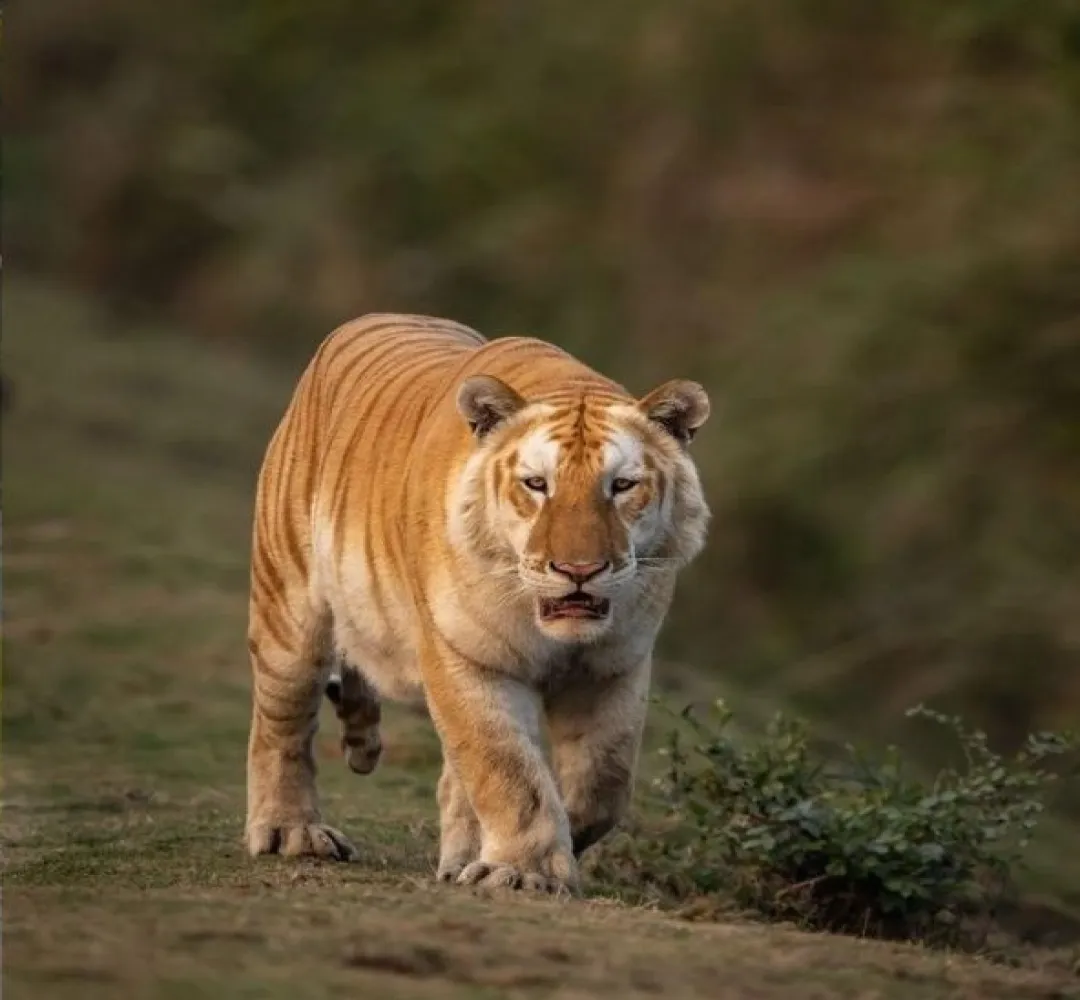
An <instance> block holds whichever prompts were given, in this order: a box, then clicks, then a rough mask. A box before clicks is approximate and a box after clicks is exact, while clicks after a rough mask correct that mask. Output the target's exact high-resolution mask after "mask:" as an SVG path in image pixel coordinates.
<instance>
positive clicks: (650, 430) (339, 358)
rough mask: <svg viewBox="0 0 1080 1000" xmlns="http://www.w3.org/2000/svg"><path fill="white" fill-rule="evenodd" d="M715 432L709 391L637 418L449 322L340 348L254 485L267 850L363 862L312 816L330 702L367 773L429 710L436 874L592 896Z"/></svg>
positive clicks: (307, 391)
mask: <svg viewBox="0 0 1080 1000" xmlns="http://www.w3.org/2000/svg"><path fill="white" fill-rule="evenodd" d="M707 416H708V399H707V397H706V396H705V393H704V390H702V389H701V387H700V386H698V385H697V384H696V383H692V382H686V381H673V382H668V383H665V384H664V385H662V386H661V387H659V388H658V389H656V390H654V391H653V392H652V393H650V394H649V395H648V396H646V397H645V398H644V399H642V400H636V399H634V398H633V397H631V396H630V395H629V394H628V393H627V392H626V391H625V390H624V389H623V388H622V387H621V386H618V385H616V384H615V383H614V382H612V381H610V380H609V379H606V378H603V377H602V376H600V375H598V374H596V373H595V372H593V371H592V370H590V369H589V368H587V367H586V366H585V365H584V364H582V363H581V362H579V361H577V360H576V359H574V358H573V357H571V356H570V355H568V354H566V353H565V352H563V351H561V350H559V349H557V348H555V347H553V346H551V345H550V344H546V343H543V342H541V341H538V340H533V339H529V338H517V337H515V338H506V339H500V340H494V341H490V342H488V341H485V340H484V338H482V337H481V336H480V335H479V334H477V333H476V332H474V331H472V330H470V329H468V328H466V327H463V326H461V325H459V324H456V323H452V322H450V321H448V320H441V319H434V318H429V317H421V316H405V315H371V316H366V317H364V318H362V319H360V320H357V321H355V322H353V323H350V324H348V325H346V326H344V327H342V328H340V329H339V330H337V331H335V332H334V333H333V334H331V335H330V336H329V337H328V338H327V339H326V340H325V341H324V342H323V344H322V346H321V347H320V348H319V350H318V352H317V353H316V355H315V357H314V358H313V360H312V361H311V363H310V365H309V366H308V368H307V370H306V371H305V372H304V374H303V376H302V377H301V379H300V381H299V384H298V386H297V388H296V391H295V394H294V396H293V398H292V401H291V402H290V404H289V407H288V409H287V411H286V413H285V416H284V418H283V419H282V421H281V423H280V425H279V426H278V428H277V431H276V432H275V434H274V436H273V438H272V440H271V442H270V445H269V448H268V451H267V454H266V457H265V460H264V463H263V466H262V470H261V473H260V476H259V483H258V492H257V498H256V511H255V515H256V516H255V529H254V539H253V555H252V575H251V606H250V629H249V638H248V644H249V649H250V653H251V661H252V669H253V674H254V698H253V702H254V705H253V716H252V724H251V734H250V741H249V753H248V819H247V844H248V848H249V850H250V851H251V853H253V854H262V853H272V852H280V853H283V854H288V855H298V854H315V855H320V856H325V857H336V858H342V859H348V858H350V857H352V856H353V855H354V850H353V848H352V846H351V845H350V844H349V842H348V840H346V838H345V837H344V835H343V834H341V833H340V832H339V831H338V830H335V829H334V828H332V827H330V826H327V825H325V824H324V823H323V821H322V818H321V815H320V812H319V806H318V801H317V796H316V788H315V763H314V760H313V756H312V739H313V736H314V733H315V728H316V717H317V714H318V710H319V704H320V700H321V698H322V697H323V695H324V693H326V694H328V695H329V697H330V698H331V700H332V701H333V702H334V704H335V710H336V713H337V715H338V717H339V719H340V720H341V726H342V738H343V742H344V744H345V746H346V749H347V751H348V760H349V764H350V766H352V767H353V769H354V770H356V771H359V772H361V773H367V772H368V771H370V770H371V769H372V768H373V767H374V766H375V764H376V762H377V760H378V756H379V752H380V748H381V742H380V739H379V732H378V725H379V698H380V697H389V698H393V699H405V700H408V699H417V700H423V701H424V702H426V705H427V708H428V710H429V712H430V714H431V716H432V718H433V720H434V722H435V725H436V728H437V731H438V734H439V737H440V741H441V743H442V747H443V754H444V768H443V775H442V778H441V779H440V781H439V787H438V802H439V810H440V822H441V848H440V858H439V877H440V879H442V880H446V881H450V880H454V881H458V882H461V883H466V884H475V883H481V884H485V885H515V886H524V887H526V888H535V889H546V890H558V891H561V890H564V889H569V890H571V891H573V890H575V889H576V887H577V885H578V873H577V856H578V855H580V853H581V851H582V850H584V849H585V848H586V847H587V846H589V844H591V843H593V842H595V840H597V839H598V838H599V837H601V836H603V834H604V833H605V832H606V831H607V830H609V829H610V828H611V826H612V825H613V824H614V823H616V822H617V821H618V819H619V817H620V816H621V815H622V813H623V811H624V809H625V807H626V804H627V801H628V798H629V794H630V789H631V786H632V782H633V774H634V768H635V764H636V759H637V753H638V745H639V741H640V736H641V730H642V726H643V721H644V714H645V703H646V696H647V692H648V686H649V673H650V666H651V656H652V649H653V644H654V641H655V638H656V634H657V632H658V630H659V628H660V625H661V623H662V621H663V618H664V616H665V614H666V612H667V609H668V607H669V605H670V603H671V599H672V592H673V588H674V584H675V577H676V573H677V571H678V569H679V568H680V567H682V566H683V565H685V564H686V563H687V562H688V561H689V560H690V559H691V558H693V556H694V555H696V554H697V552H698V551H699V550H700V549H701V547H702V545H703V544H704V539H705V531H706V525H707V521H708V517H709V512H708V508H707V506H706V503H705V500H704V497H703V495H702V490H701V486H700V483H699V480H698V476H697V472H696V470H695V467H694V464H693V462H692V460H691V459H690V457H689V454H688V451H687V445H688V443H689V441H690V439H691V438H692V436H693V433H694V432H695V431H696V430H697V428H698V427H699V426H700V425H701V424H702V423H704V421H705V419H706V418H707ZM586 570H587V572H586ZM568 574H569V575H568ZM575 581H576V582H575ZM579 586H580V590H581V591H583V592H584V595H587V596H582V595H581V594H579V595H578V598H576V599H577V600H579V601H583V602H585V605H586V606H587V607H586V610H585V611H580V610H579V611H575V610H574V607H575V606H574V605H572V604H568V603H567V602H566V601H565V600H564V599H565V596H566V595H567V594H569V593H571V592H572V591H576V590H577V589H578V587H579ZM545 732H546V737H547V743H548V749H547V751H545V748H544V734H545Z"/></svg>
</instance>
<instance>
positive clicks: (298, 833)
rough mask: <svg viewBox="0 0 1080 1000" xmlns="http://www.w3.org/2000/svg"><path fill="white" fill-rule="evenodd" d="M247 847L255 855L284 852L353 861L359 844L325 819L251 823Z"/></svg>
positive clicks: (284, 854)
mask: <svg viewBox="0 0 1080 1000" xmlns="http://www.w3.org/2000/svg"><path fill="white" fill-rule="evenodd" d="M247 848H248V853H249V854H251V856H252V857H257V856H259V855H260V854H280V855H282V856H283V857H288V858H302V857H314V858H322V859H324V860H326V861H353V860H355V858H356V848H355V847H353V845H352V844H351V843H350V842H349V838H348V837H346V836H345V834H343V833H342V832H341V831H340V830H336V829H334V827H332V826H327V825H326V824H324V823H296V824H273V823H254V824H252V825H251V826H250V827H248V831H247Z"/></svg>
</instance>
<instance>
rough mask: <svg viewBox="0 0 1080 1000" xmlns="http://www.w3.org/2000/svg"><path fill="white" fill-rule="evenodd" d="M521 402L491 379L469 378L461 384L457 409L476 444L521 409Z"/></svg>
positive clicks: (516, 395)
mask: <svg viewBox="0 0 1080 1000" xmlns="http://www.w3.org/2000/svg"><path fill="white" fill-rule="evenodd" d="M525 405H526V404H525V400H524V399H523V398H522V397H521V396H519V395H518V394H517V393H516V392H515V391H514V390H513V389H511V388H510V386H508V385H507V384H506V383H505V382H503V381H500V380H499V379H497V378H495V377H494V376H492V375H473V376H471V377H470V378H467V379H465V381H464V382H462V383H461V388H459V389H458V394H457V408H458V411H459V412H460V413H461V415H462V416H463V417H464V418H465V421H466V422H467V423H468V425H469V430H471V431H472V432H473V434H475V435H476V437H477V439H478V440H480V439H482V438H484V437H486V436H487V435H488V434H490V433H491V432H492V431H493V430H495V428H496V427H498V426H499V424H501V423H502V422H503V421H504V420H508V419H509V418H510V417H512V416H513V415H514V414H515V413H517V412H518V410H520V409H522V407H524V406H525Z"/></svg>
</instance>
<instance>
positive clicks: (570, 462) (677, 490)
mask: <svg viewBox="0 0 1080 1000" xmlns="http://www.w3.org/2000/svg"><path fill="white" fill-rule="evenodd" d="M458 409H459V411H460V413H461V414H462V416H463V417H464V418H465V420H466V422H467V423H468V425H469V427H470V429H471V430H472V433H473V436H474V438H475V447H474V451H473V453H472V455H471V456H470V458H469V460H468V462H467V464H466V467H465V470H464V473H463V475H462V478H461V485H460V487H459V489H458V492H457V496H456V501H455V509H454V510H453V511H452V516H451V525H452V531H453V532H454V534H455V535H456V536H457V538H456V540H457V541H458V542H459V543H461V544H466V545H470V546H472V547H473V550H474V551H476V552H479V553H481V554H483V555H486V556H487V557H488V558H489V559H491V561H492V562H493V563H494V564H495V565H496V566H499V567H501V569H502V571H503V572H504V573H505V574H506V577H507V580H508V585H512V586H514V587H516V588H518V589H519V595H520V596H521V597H522V598H523V599H524V600H525V602H526V603H527V604H529V605H531V613H532V615H533V617H534V620H535V623H536V626H537V627H538V628H539V629H540V631H541V632H543V633H544V634H546V635H548V636H549V637H551V638H555V639H560V640H566V641H573V642H591V641H595V640H596V639H599V638H600V637H601V636H603V635H604V634H605V633H606V632H607V631H608V630H609V629H610V628H611V627H612V626H613V624H614V623H615V622H617V620H618V617H619V610H620V606H626V605H628V604H629V602H628V601H627V600H625V598H627V597H628V596H629V595H632V594H634V593H635V592H636V591H637V590H639V589H640V588H641V587H643V586H647V585H648V582H649V580H650V578H655V577H657V576H665V577H670V575H671V574H672V573H673V571H674V570H676V569H677V568H678V567H679V566H681V565H683V564H684V563H685V562H687V561H688V560H689V559H691V558H692V557H693V556H694V555H696V554H697V552H698V551H699V550H700V549H701V547H702V545H703V544H704V537H705V527H706V523H707V520H708V517H709V511H708V508H707V506H706V504H705V500H704V497H703V494H702V490H701V484H700V481H699V479H698V475H697V471H696V468H695V466H694V463H693V461H692V459H691V458H690V456H689V453H688V451H687V447H688V445H689V443H690V440H691V439H692V438H693V436H694V434H695V432H696V431H697V430H698V428H699V427H701V425H702V424H704V423H705V421H706V419H707V418H708V414H709V400H708V396H707V395H706V393H705V390H704V389H703V388H702V387H701V386H700V385H698V384H697V383H696V382H689V381H685V380H675V381H672V382H667V383H665V384H664V385H662V386H660V387H659V388H657V389H655V390H654V391H653V392H651V393H649V394H648V395H647V396H645V397H644V398H643V399H641V400H639V401H635V400H633V399H631V398H628V397H627V398H621V397H619V396H617V395H615V394H614V393H611V392H597V393H594V394H591V395H590V394H589V393H588V392H582V393H577V394H567V395H566V396H565V397H559V398H554V399H551V398H549V399H544V400H541V401H535V402H530V401H528V400H526V399H524V398H522V397H521V396H520V395H519V394H518V393H517V392H516V391H515V390H514V389H512V388H511V387H510V386H508V385H506V384H505V383H504V382H501V381H500V380H498V379H495V378H493V377H490V376H483V375H481V376H474V377H472V378H469V379H467V380H466V381H465V382H464V383H463V385H462V386H461V388H460V391H459V393H458ZM493 569H494V567H493Z"/></svg>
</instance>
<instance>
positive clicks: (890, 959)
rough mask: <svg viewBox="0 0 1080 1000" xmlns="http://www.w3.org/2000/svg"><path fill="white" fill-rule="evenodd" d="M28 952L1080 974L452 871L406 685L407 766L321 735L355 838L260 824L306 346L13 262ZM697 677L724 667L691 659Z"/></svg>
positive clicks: (16, 618) (355, 967)
mask: <svg viewBox="0 0 1080 1000" xmlns="http://www.w3.org/2000/svg"><path fill="white" fill-rule="evenodd" d="M5 295H6V302H5V309H6V315H5V319H7V320H8V321H9V329H10V330H12V331H13V334H14V335H9V336H8V338H7V339H6V341H5V345H4V346H5V352H4V362H3V364H4V372H5V374H6V375H8V376H10V377H11V378H12V379H13V380H14V383H15V386H16V392H17V398H16V402H15V407H14V410H13V411H12V412H11V413H9V414H6V415H5V419H4V427H3V433H4V441H3V444H4V460H5V463H4V473H5V475H4V484H3V489H4V497H3V500H4V584H5V623H4V647H5V648H4V653H5V658H4V666H5V677H4V689H3V696H4V734H3V735H4V754H3V772H4V816H3V822H4V838H3V839H4V862H5V869H6V872H5V887H4V889H5V900H4V902H5V912H4V938H5V940H4V967H5V968H4V971H5V986H6V987H7V990H8V991H9V993H8V995H9V996H11V997H13V998H16V1000H20V998H22V997H27V998H29V997H45V996H48V997H49V998H56V1000H65V998H68V997H70V998H80V1000H81V998H97V997H109V998H111V997H148V998H149V997H153V998H162V1000H172V998H177V1000H179V998H185V1000H186V998H189V997H190V998H194V997H203V996H206V997H213V998H218V997H229V998H233V997H236V998H256V997H259V998H263V997H265V998H285V997H294V996H297V995H302V996H304V997H305V998H320V997H324V996H327V997H329V996H331V995H334V996H337V995H341V994H348V995H352V996H357V997H365V996H373V997H374V996H378V997H388V998H397V997H400V998H426V997H432V998H453V1000H465V998H470V1000H471V998H481V997H484V998H489V997H504V996H510V997H526V998H532V997H564V998H567V1000H571V998H586V997H613V998H615V997H645V996H665V995H666V996H675V997H725V996H730V997H755V998H758V997H759V998H764V1000H770V998H822V1000H824V998H833V997H853V998H854V997H859V998H871V997H876V998H883V1000H884V998H897V1000H899V998H904V1000H908V998H915V1000H918V998H928V1000H929V998H935V1000H936V998H945V997H957V998H960V997H964V998H968V997H1001V998H1002V1000H1004V998H1025V997H1030V998H1045V1000H1049V998H1051V997H1067V996H1072V995H1080V991H1078V990H1077V981H1076V979H1075V976H1074V975H1073V974H1072V972H1071V971H1070V968H1069V962H1070V961H1071V958H1069V957H1068V956H1063V955H1062V954H1060V953H1052V952H1041V951H1036V950H1031V951H1028V952H1025V953H1023V955H1021V956H1020V964H1019V967H1017V968H1007V967H1004V966H1002V965H994V964H991V963H989V962H986V961H982V960H978V959H974V958H961V957H958V956H950V955H946V954H934V953H930V952H926V951H922V950H919V949H915V948H908V947H899V946H891V945H880V944H875V943H871V942H864V941H858V940H853V939H844V938H833V937H828V936H824V935H821V936H813V935H806V934H800V933H796V932H794V931H791V930H787V929H784V928H769V927H762V926H758V925H754V924H749V923H747V924H739V923H725V924H698V923H687V922H685V921H680V920H678V919H675V918H674V917H672V916H670V915H665V914H661V913H657V912H652V911H651V910H648V909H642V908H634V907H630V906H626V905H623V904H621V903H619V902H618V901H616V900H614V899H611V898H609V897H608V896H606V894H605V893H606V888H605V886H604V885H603V884H594V885H593V886H592V887H591V895H590V898H589V899H588V900H586V901H585V902H579V903H571V904H566V903H560V902H555V901H550V900H536V899H526V898H521V897H515V896H507V895H494V896H486V895H483V894H478V893H474V892H471V891H469V890H459V889H453V888H444V887H438V886H436V885H435V884H434V883H433V881H432V879H431V873H432V869H433V863H434V848H435V842H436V827H435V811H434V778H435V774H436V772H437V766H438V747H437V744H436V741H435V738H434V736H433V734H432V732H431V730H430V727H429V725H428V723H427V722H426V721H425V720H423V719H420V718H418V717H417V716H415V715H413V714H410V713H408V712H406V711H404V710H395V709H391V710H389V711H388V712H387V720H386V727H385V738H386V742H387V750H386V754H385V758H384V761H383V763H382V765H381V766H380V768H379V770H378V771H377V772H376V773H375V774H374V775H373V776H372V777H370V778H367V779H360V778H357V777H355V776H354V775H352V774H351V773H349V772H348V770H347V768H346V767H345V766H344V764H343V763H342V761H341V760H340V754H339V751H338V749H337V745H336V737H335V734H334V729H333V720H332V718H331V716H330V714H329V713H327V715H326V716H325V720H324V721H325V723H326V728H325V730H324V736H323V737H322V738H321V739H320V743H319V757H320V762H321V769H322V773H321V783H320V784H321V789H322V793H323V798H324V804H325V811H326V815H327V817H328V819H330V820H331V821H332V822H333V823H335V824H336V825H340V826H341V827H342V828H344V829H345V830H347V831H348V833H349V834H350V836H351V837H352V838H353V840H354V842H355V843H356V844H357V846H358V848H359V850H360V855H361V856H360V860H359V863H357V864H354V865H350V866H330V865H318V864H314V863H307V862H304V863H287V862H284V861H281V860H278V859H273V860H260V861H252V860H250V859H248V858H247V857H246V856H245V854H244V853H243V851H242V848H241V843H240V832H241V827H242V821H243V795H244V788H243V773H244V752H245V741H246V734H247V721H248V710H249V703H248V675H247V666H246V663H245V656H244V639H243V637H244V628H245V612H246V590H245V585H246V561H247V540H248V530H249V508H250V503H251V498H252V487H253V483H254V476H255V472H256V469H257V465H258V461H259V457H260V453H261V449H262V447H263V446H264V443H265V441H266V439H267V436H268V434H269V431H270V429H271V428H272V426H273V423H274V421H275V420H276V418H277V415H278V413H279V410H280V408H281V406H282V405H283V404H284V401H285V398H286V394H287V392H288V390H289V383H288V380H287V379H283V378H282V376H281V375H280V373H274V372H272V371H271V370H269V369H264V368H261V367H260V366H259V365H257V364H255V363H253V362H251V361H249V360H245V359H244V358H241V357H229V356H226V355H223V354H220V353H215V352H213V351H211V350H209V349H207V348H205V347H200V346H198V345H197V344H195V343H193V342H191V341H188V340H183V339H180V338H170V337H169V336H167V335H161V336H155V337H153V338H149V337H142V336H140V335H139V332H138V331H126V330H125V331H117V330H115V329H112V328H110V327H108V326H106V325H105V324H104V323H103V321H102V320H101V319H100V318H99V317H98V316H97V315H96V314H95V313H94V312H93V310H92V309H90V308H89V307H88V306H87V305H86V303H84V302H82V301H79V300H75V299H72V298H70V297H67V296H65V295H64V294H62V293H60V292H59V291H58V290H57V289H56V288H53V287H50V286H43V285H38V284H34V283H31V282H28V281H25V280H19V279H17V278H16V279H12V278H8V280H7V281H6V288H5ZM676 682H677V683H678V685H679V690H680V691H681V692H682V694H692V695H695V696H696V695H704V694H706V693H709V692H711V691H712V690H713V688H714V685H713V684H712V683H711V682H710V681H709V680H708V679H707V678H704V677H702V676H700V675H696V674H693V673H692V672H688V671H683V672H680V673H677V674H673V675H672V676H671V679H670V683H671V684H672V685H674V684H675V683H676Z"/></svg>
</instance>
